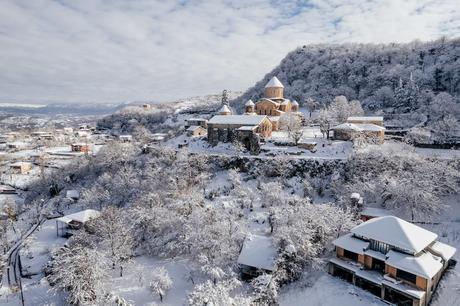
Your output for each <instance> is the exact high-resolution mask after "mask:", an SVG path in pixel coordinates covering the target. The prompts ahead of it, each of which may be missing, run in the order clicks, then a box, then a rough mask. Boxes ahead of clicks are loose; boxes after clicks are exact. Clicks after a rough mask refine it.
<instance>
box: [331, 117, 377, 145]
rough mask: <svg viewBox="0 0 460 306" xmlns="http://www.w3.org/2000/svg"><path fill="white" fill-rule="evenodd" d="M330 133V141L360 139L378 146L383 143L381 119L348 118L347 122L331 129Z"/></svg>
mask: <svg viewBox="0 0 460 306" xmlns="http://www.w3.org/2000/svg"><path fill="white" fill-rule="evenodd" d="M375 118H377V119H375ZM358 119H359V120H358ZM380 119H381V120H380ZM331 131H333V136H332V139H334V140H354V139H357V138H361V139H363V140H365V141H367V142H372V143H378V144H382V143H383V142H384V141H385V128H384V127H383V117H349V118H348V119H347V122H345V123H342V124H339V125H336V126H334V127H332V128H331Z"/></svg>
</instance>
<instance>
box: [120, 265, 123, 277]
mask: <svg viewBox="0 0 460 306" xmlns="http://www.w3.org/2000/svg"><path fill="white" fill-rule="evenodd" d="M120 277H123V266H120Z"/></svg>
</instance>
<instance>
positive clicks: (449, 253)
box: [430, 241, 457, 261]
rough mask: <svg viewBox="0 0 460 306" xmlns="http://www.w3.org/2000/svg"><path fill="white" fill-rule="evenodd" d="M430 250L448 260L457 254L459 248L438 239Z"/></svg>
mask: <svg viewBox="0 0 460 306" xmlns="http://www.w3.org/2000/svg"><path fill="white" fill-rule="evenodd" d="M430 251H432V253H433V252H434V253H435V254H439V255H441V256H442V258H443V259H444V260H446V261H448V260H449V259H451V258H452V257H453V256H454V255H455V253H456V252H457V249H456V248H454V247H452V246H450V245H448V244H445V243H442V242H440V241H436V242H435V243H434V244H433V245H431V246H430Z"/></svg>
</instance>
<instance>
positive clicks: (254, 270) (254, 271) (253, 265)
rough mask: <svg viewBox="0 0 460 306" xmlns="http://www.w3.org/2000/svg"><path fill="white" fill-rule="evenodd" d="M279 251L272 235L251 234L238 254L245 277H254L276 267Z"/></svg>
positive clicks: (269, 271)
mask: <svg viewBox="0 0 460 306" xmlns="http://www.w3.org/2000/svg"><path fill="white" fill-rule="evenodd" d="M276 259H277V252H276V249H275V247H274V245H273V239H272V238H270V237H265V236H259V235H253V234H249V235H248V236H247V237H246V239H245V240H244V244H243V248H242V249H241V252H240V255H239V256H238V265H239V267H240V271H241V275H242V277H243V279H252V278H254V277H257V276H259V275H261V274H262V273H268V274H270V273H272V272H273V271H275V269H276Z"/></svg>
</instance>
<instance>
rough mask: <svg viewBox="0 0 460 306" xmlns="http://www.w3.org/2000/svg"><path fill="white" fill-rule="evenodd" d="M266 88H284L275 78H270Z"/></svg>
mask: <svg viewBox="0 0 460 306" xmlns="http://www.w3.org/2000/svg"><path fill="white" fill-rule="evenodd" d="M268 87H281V88H284V85H283V84H282V83H281V82H280V80H278V78H277V77H276V76H274V77H272V78H271V79H270V81H268V83H267V85H265V88H268Z"/></svg>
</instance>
